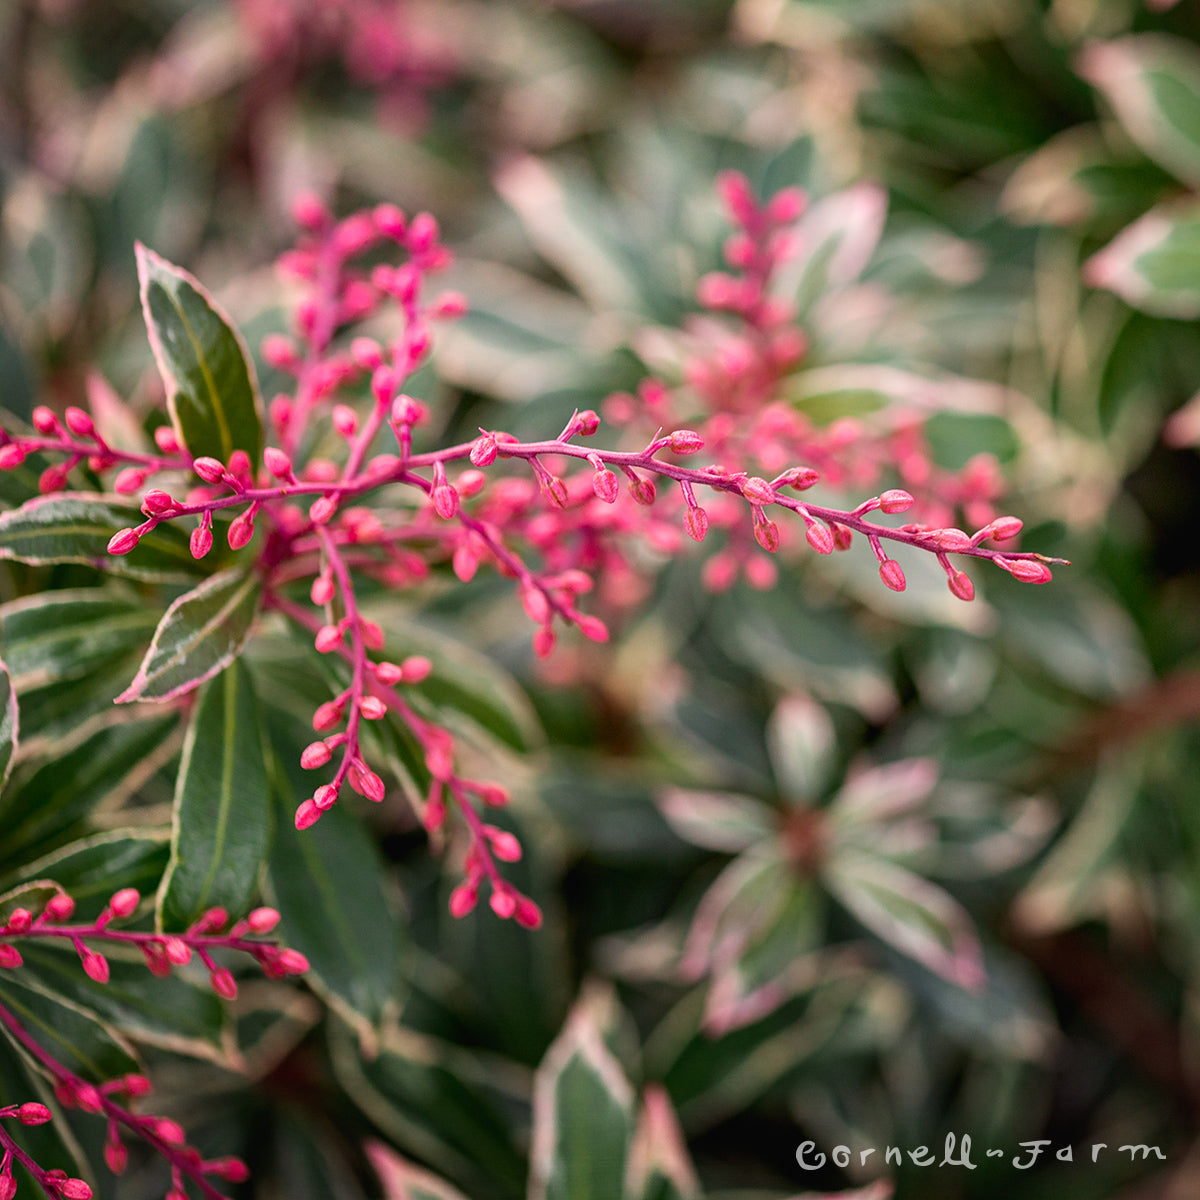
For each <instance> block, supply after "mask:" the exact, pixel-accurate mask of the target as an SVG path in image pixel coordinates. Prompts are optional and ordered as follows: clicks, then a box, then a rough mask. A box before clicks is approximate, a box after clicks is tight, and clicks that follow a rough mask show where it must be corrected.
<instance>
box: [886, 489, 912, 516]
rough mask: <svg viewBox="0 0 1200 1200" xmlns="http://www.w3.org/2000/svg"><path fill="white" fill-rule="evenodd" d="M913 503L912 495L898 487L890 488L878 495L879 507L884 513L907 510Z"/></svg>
mask: <svg viewBox="0 0 1200 1200" xmlns="http://www.w3.org/2000/svg"><path fill="white" fill-rule="evenodd" d="M914 504H916V501H915V500H914V499H913V498H912V496H911V495H910V494H909V493H908V492H905V491H902V490H901V489H900V488H890V489H889V490H888V491H886V492H883V493H881V494H880V497H879V509H880V511H881V512H885V513H902V512H908V510H909V509H910V508H912V506H913V505H914Z"/></svg>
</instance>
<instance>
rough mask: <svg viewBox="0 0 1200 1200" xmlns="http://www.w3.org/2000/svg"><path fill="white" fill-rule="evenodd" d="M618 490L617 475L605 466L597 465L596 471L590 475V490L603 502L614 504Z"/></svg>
mask: <svg viewBox="0 0 1200 1200" xmlns="http://www.w3.org/2000/svg"><path fill="white" fill-rule="evenodd" d="M620 490H621V488H620V484H618V483H617V477H616V476H615V475H614V474H613V473H612V472H611V471H610V470H608V468H607V467H597V469H596V473H595V474H594V475H593V476H592V491H594V492H595V493H596V495H597V496H599V497H600V499H601V500H603V501H604V503H605V504H615V503H616V502H617V496H618V495H619V494H620Z"/></svg>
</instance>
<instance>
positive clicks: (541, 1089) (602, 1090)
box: [529, 1003, 633, 1200]
mask: <svg viewBox="0 0 1200 1200" xmlns="http://www.w3.org/2000/svg"><path fill="white" fill-rule="evenodd" d="M632 1114H633V1089H632V1088H631V1087H630V1086H629V1081H628V1080H627V1079H626V1078H625V1075H624V1074H623V1072H622V1071H621V1067H620V1064H619V1063H618V1062H617V1060H616V1059H615V1058H614V1057H613V1056H612V1054H611V1052H610V1051H609V1050H608V1048H607V1046H605V1044H604V1038H603V1035H602V1033H601V1031H600V1029H599V1028H598V1027H597V1024H596V1023H595V1021H594V1020H593V1014H592V1013H591V1011H590V1009H589V1007H588V1006H587V1005H586V1004H584V1003H581V1004H580V1005H577V1006H576V1008H575V1009H574V1010H573V1011H572V1013H571V1015H570V1017H569V1018H568V1020H567V1025H566V1028H565V1029H564V1030H563V1032H562V1034H560V1035H559V1037H558V1039H557V1040H556V1041H555V1042H554V1044H553V1045H552V1046H551V1047H550V1049H549V1051H548V1052H547V1054H546V1057H545V1059H544V1060H543V1061H542V1065H541V1066H540V1067H539V1068H538V1072H537V1076H536V1078H535V1080H534V1093H533V1147H532V1161H531V1164H530V1173H531V1177H530V1183H529V1196H530V1200H624V1196H625V1168H626V1160H627V1158H628V1155H629V1142H630V1134H631V1127H632Z"/></svg>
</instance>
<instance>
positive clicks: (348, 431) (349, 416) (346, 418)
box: [333, 404, 358, 438]
mask: <svg viewBox="0 0 1200 1200" xmlns="http://www.w3.org/2000/svg"><path fill="white" fill-rule="evenodd" d="M333 427H334V429H336V430H337V432H338V433H340V434H341V435H342V437H346V438H348V437H353V436H354V432H355V430H357V429H358V413H356V412H355V411H354V409H352V408H350V407H349V405H346V404H338V405H335V406H334V409H333Z"/></svg>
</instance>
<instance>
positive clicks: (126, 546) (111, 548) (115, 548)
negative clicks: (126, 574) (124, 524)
mask: <svg viewBox="0 0 1200 1200" xmlns="http://www.w3.org/2000/svg"><path fill="white" fill-rule="evenodd" d="M137 544H138V531H137V530H136V529H121V530H119V531H118V532H117V533H114V534H113V535H112V537H111V538H109V539H108V552H109V554H117V555H121V554H128V553H129V552H130V551H131V550H136V549H137Z"/></svg>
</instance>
